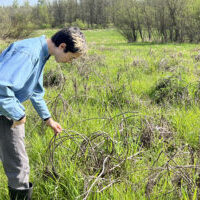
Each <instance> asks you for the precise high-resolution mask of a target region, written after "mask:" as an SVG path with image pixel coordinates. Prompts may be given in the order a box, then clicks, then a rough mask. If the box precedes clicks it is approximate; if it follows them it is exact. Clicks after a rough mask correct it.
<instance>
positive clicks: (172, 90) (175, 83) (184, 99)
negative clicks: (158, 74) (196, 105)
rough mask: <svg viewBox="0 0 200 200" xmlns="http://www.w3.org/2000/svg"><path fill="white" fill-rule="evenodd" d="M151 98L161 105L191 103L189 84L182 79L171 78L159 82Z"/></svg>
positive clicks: (151, 93)
mask: <svg viewBox="0 0 200 200" xmlns="http://www.w3.org/2000/svg"><path fill="white" fill-rule="evenodd" d="M150 97H151V98H152V99H153V100H154V101H155V102H156V103H158V104H160V103H186V104H187V103H189V98H190V97H189V92H188V88H187V83H186V82H185V81H184V80H182V79H181V78H180V77H177V76H171V77H168V78H164V79H161V80H159V81H158V83H157V84H156V86H155V87H154V88H153V89H152V91H151V92H150Z"/></svg>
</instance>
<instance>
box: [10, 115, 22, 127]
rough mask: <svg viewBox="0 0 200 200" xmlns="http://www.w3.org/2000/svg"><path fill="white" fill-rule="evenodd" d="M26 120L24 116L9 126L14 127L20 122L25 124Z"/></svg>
mask: <svg viewBox="0 0 200 200" xmlns="http://www.w3.org/2000/svg"><path fill="white" fill-rule="evenodd" d="M25 122H26V116H25V117H24V118H22V119H21V120H20V121H15V120H14V121H13V125H12V126H11V128H15V127H16V126H19V125H21V124H25Z"/></svg>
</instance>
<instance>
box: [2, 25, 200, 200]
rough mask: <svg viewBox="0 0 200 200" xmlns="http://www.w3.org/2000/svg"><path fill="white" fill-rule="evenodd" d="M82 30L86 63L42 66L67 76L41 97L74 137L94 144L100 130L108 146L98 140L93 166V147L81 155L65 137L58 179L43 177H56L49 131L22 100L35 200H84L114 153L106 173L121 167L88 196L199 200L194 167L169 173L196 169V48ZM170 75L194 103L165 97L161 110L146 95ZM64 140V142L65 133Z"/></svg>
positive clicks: (198, 69)
mask: <svg viewBox="0 0 200 200" xmlns="http://www.w3.org/2000/svg"><path fill="white" fill-rule="evenodd" d="M55 31H56V30H45V31H41V30H39V31H37V32H35V33H34V34H33V35H32V36H38V35H41V34H46V35H47V37H50V36H51V35H52V34H53V33H54V32H55ZM84 33H85V36H86V39H87V43H88V55H87V57H85V58H84V59H79V60H77V61H75V62H74V63H72V64H58V63H56V62H55V61H54V59H53V58H50V60H49V61H48V63H47V64H46V68H45V74H47V73H48V71H49V70H57V69H62V73H63V75H64V77H65V79H66V82H61V85H59V86H54V87H48V88H46V95H45V99H46V101H47V103H48V106H49V109H50V110H51V112H52V116H53V117H54V119H55V120H57V121H59V122H60V124H61V125H62V127H63V128H64V129H65V130H66V131H67V132H68V134H70V135H75V134H81V135H82V136H87V137H88V138H90V137H92V136H93V135H94V133H95V132H101V133H102V132H104V133H106V134H107V135H109V136H110V139H108V140H104V139H105V138H103V137H100V138H99V139H96V140H94V141H93V143H92V144H93V145H95V144H100V143H101V141H103V142H104V143H102V146H101V145H100V147H99V148H98V146H97V147H95V151H96V152H95V153H96V155H98V156H97V157H98V159H97V160H98V162H94V161H93V160H92V158H91V156H90V154H92V151H91V149H90V148H89V146H87V151H86V152H84V154H83V155H82V154H80V153H81V149H80V145H81V144H82V142H83V141H84V139H83V138H76V137H74V138H68V139H66V140H65V141H63V144H62V145H58V147H57V148H56V149H55V152H54V162H53V164H54V167H55V169H56V172H57V173H58V175H59V176H58V178H56V177H54V175H53V174H50V175H49V176H48V177H44V171H45V169H46V168H45V167H46V166H47V164H49V165H48V166H49V169H50V171H51V163H48V156H49V153H48V151H47V150H48V145H49V142H50V140H51V139H52V137H53V132H52V131H51V130H50V129H49V128H47V127H46V126H45V125H44V124H43V123H42V122H41V120H40V119H39V117H38V116H37V114H36V112H35V111H33V108H32V105H31V104H30V102H26V103H25V106H26V108H27V111H26V112H27V123H26V144H27V152H28V155H29V159H30V166H31V174H30V181H32V182H33V183H34V194H33V199H59V200H60V199H63V200H64V199H69V200H73V199H76V198H77V197H79V198H78V199H83V198H84V197H85V196H86V192H87V191H88V190H89V188H90V187H91V186H92V183H94V182H95V180H96V178H97V177H98V176H99V174H100V173H101V171H102V167H103V161H104V160H105V158H106V155H108V154H109V153H110V152H111V150H112V149H113V148H114V149H115V151H114V153H113V154H112V157H111V158H110V161H109V162H108V163H109V164H107V165H106V164H105V167H106V169H107V170H109V169H111V168H112V167H114V166H115V167H116V165H117V164H119V167H116V169H115V170H114V171H113V172H112V173H111V174H105V178H104V177H100V179H99V181H97V183H96V184H94V187H92V189H91V192H90V193H89V195H88V199H91V200H92V199H99V200H100V199H101V200H102V199H109V200H111V199H114V200H116V199H124V200H126V199H127V200H129V199H131V200H132V199H136V200H138V199H141V200H142V199H173V200H174V199H189V198H193V199H196V198H197V197H198V195H199V188H198V187H197V186H198V184H197V180H198V170H197V169H194V168H193V167H190V168H179V169H178V168H173V169H172V167H176V166H191V165H192V166H199V159H198V158H199V157H198V151H199V127H200V125H199V116H200V115H199V114H200V110H199V96H198V94H199V88H198V80H199V72H200V62H199V61H197V60H196V59H195V56H197V55H198V54H199V52H198V45H196V44H172V43H170V44H152V43H133V44H127V43H126V42H125V40H124V39H123V38H122V36H121V35H120V34H119V33H118V32H117V31H116V30H112V29H111V30H92V31H84ZM4 46H5V45H4ZM57 71H58V70H57ZM60 73H61V72H60ZM174 76H177V77H178V78H177V80H176V81H177V86H179V85H184V87H186V88H187V90H188V95H189V96H188V101H186V100H185V99H184V98H181V99H180V101H177V102H176V101H168V99H165V100H164V101H161V103H159V104H158V103H156V102H155V101H154V98H152V96H151V95H150V94H152V91H154V90H155V87H156V85H157V84H158V83H159V82H160V81H161V80H163V79H166V78H170V77H174ZM63 86H64V87H63ZM167 87H169V88H167V89H166V88H164V89H163V90H164V91H165V92H168V93H169V96H170V97H173V95H175V94H174V93H173V92H174V91H176V90H175V89H176V88H174V87H176V84H175V85H173V88H170V86H167ZM59 94H60V95H59ZM156 94H160V93H156ZM158 98H159V97H158ZM60 136H61V137H62V136H66V132H63V133H61V135H60ZM91 141H92V140H91ZM111 141H114V142H113V144H112V143H111ZM73 155H76V156H73ZM78 155H82V156H78ZM133 155H135V156H133ZM128 158H129V159H128ZM123 159H125V161H124V162H123V163H122V164H120V162H119V161H120V160H121V161H122V160H123ZM192 162H193V163H192ZM98 163H99V164H100V165H97V164H98ZM167 167H168V168H167ZM170 167H171V168H170ZM161 168H163V169H161ZM167 169H168V170H167ZM0 170H1V173H0V179H1V180H2V181H1V182H0V199H8V195H7V192H8V191H7V186H6V177H5V175H4V172H3V168H2V166H1V167H0ZM182 174H185V175H184V176H183V175H182ZM186 174H187V175H186ZM185 176H186V178H185V179H184V177H185ZM177 177H178V178H179V179H180V181H178V180H179V179H178V178H177ZM187 177H188V179H189V180H190V181H192V182H191V183H190V184H189V183H188V182H189V180H188V179H187ZM113 181H114V182H113ZM115 181H116V182H115ZM112 182H113V184H111V185H110V187H109V183H112ZM107 186H108V187H107ZM104 187H107V188H106V189H105V188H104ZM101 190H102V191H101Z"/></svg>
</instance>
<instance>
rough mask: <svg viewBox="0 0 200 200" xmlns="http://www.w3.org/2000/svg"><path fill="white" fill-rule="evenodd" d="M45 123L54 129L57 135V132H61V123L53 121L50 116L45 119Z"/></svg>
mask: <svg viewBox="0 0 200 200" xmlns="http://www.w3.org/2000/svg"><path fill="white" fill-rule="evenodd" d="M46 125H47V126H50V127H51V128H52V129H53V130H54V133H55V135H57V134H58V133H61V132H62V130H63V129H62V127H61V125H60V124H59V123H57V122H55V121H54V120H53V119H52V118H49V119H48V120H47V121H46Z"/></svg>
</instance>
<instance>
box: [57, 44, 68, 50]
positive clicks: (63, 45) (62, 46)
mask: <svg viewBox="0 0 200 200" xmlns="http://www.w3.org/2000/svg"><path fill="white" fill-rule="evenodd" d="M66 46H67V45H66V44H65V43H61V44H60V45H59V48H60V49H63V50H64V49H65V48H66Z"/></svg>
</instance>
